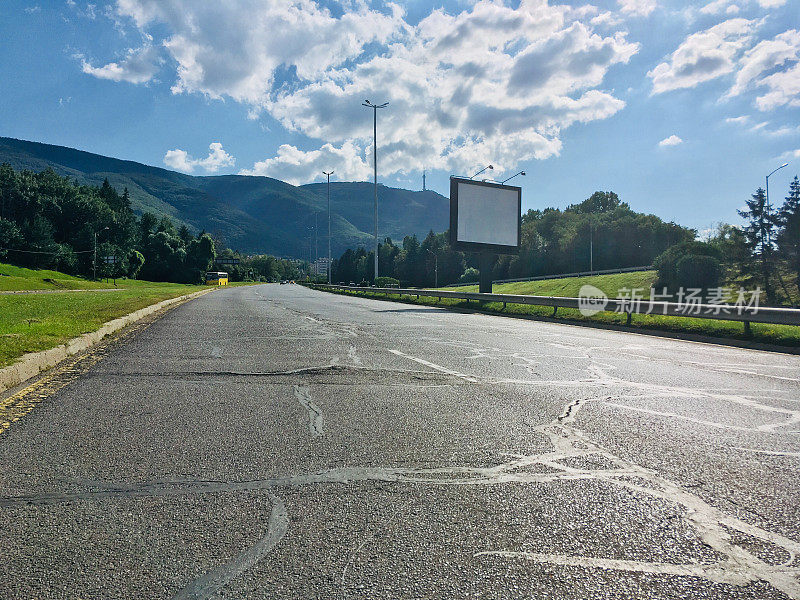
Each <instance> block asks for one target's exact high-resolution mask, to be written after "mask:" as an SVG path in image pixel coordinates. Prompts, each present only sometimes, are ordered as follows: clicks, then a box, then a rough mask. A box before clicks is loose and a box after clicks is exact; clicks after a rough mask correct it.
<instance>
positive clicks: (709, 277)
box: [676, 254, 722, 290]
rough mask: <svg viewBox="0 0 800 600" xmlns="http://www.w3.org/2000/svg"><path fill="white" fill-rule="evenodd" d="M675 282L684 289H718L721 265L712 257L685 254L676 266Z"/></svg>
mask: <svg viewBox="0 0 800 600" xmlns="http://www.w3.org/2000/svg"><path fill="white" fill-rule="evenodd" d="M676 271H677V282H678V283H680V284H681V285H682V286H683V287H684V288H685V289H691V288H700V289H705V290H707V289H711V288H716V287H719V283H720V279H721V277H722V263H721V262H720V261H719V260H718V259H717V258H715V257H713V256H708V255H705V254H687V255H686V256H682V257H681V258H680V259H679V260H678V263H677V265H676Z"/></svg>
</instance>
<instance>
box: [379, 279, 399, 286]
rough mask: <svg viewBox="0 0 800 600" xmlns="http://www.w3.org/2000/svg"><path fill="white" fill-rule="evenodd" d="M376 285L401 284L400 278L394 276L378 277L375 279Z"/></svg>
mask: <svg viewBox="0 0 800 600" xmlns="http://www.w3.org/2000/svg"><path fill="white" fill-rule="evenodd" d="M375 285H376V286H377V287H390V286H393V285H400V280H399V279H395V278H394V277H378V278H377V279H376V280H375Z"/></svg>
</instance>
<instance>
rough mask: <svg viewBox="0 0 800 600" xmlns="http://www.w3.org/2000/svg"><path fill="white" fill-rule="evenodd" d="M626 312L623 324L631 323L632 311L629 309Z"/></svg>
mask: <svg viewBox="0 0 800 600" xmlns="http://www.w3.org/2000/svg"><path fill="white" fill-rule="evenodd" d="M627 312H628V317H627V318H626V319H625V325H630V324H631V318H632V317H633V312H632V311H630V310H629V311H627Z"/></svg>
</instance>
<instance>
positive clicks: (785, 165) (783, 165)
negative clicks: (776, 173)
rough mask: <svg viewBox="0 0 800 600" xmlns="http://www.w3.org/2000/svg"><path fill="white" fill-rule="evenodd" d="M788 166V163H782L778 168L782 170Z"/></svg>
mask: <svg viewBox="0 0 800 600" xmlns="http://www.w3.org/2000/svg"><path fill="white" fill-rule="evenodd" d="M788 166H789V163H783V164H782V165H781V166H780V168H781V169H782V168H783V167H788Z"/></svg>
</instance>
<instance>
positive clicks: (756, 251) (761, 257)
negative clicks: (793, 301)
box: [738, 188, 777, 304]
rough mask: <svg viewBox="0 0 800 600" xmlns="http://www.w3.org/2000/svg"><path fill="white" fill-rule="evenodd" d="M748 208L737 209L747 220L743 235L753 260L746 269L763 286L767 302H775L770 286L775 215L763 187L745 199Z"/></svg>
mask: <svg viewBox="0 0 800 600" xmlns="http://www.w3.org/2000/svg"><path fill="white" fill-rule="evenodd" d="M747 209H748V210H740V211H738V213H739V215H740V216H741V217H742V218H744V219H746V220H747V221H748V224H747V226H746V227H745V228H744V236H745V239H746V240H747V246H748V248H749V249H750V255H751V256H752V258H753V260H754V262H753V263H751V264H750V265H748V268H747V271H748V272H749V274H751V275H752V276H753V277H754V278H755V279H756V280H757V281H758V283H759V284H760V285H761V286H762V287H763V289H764V294H765V295H766V297H767V302H768V303H769V304H774V303H775V290H774V288H773V287H772V279H773V273H774V261H773V258H774V256H773V249H774V248H773V243H774V239H775V230H776V228H775V225H776V222H777V217H776V216H775V215H774V214H771V213H770V211H769V207H768V206H767V196H766V193H765V192H764V188H758V189H757V190H756V193H755V194H753V195H752V196H751V199H750V200H748V201H747Z"/></svg>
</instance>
